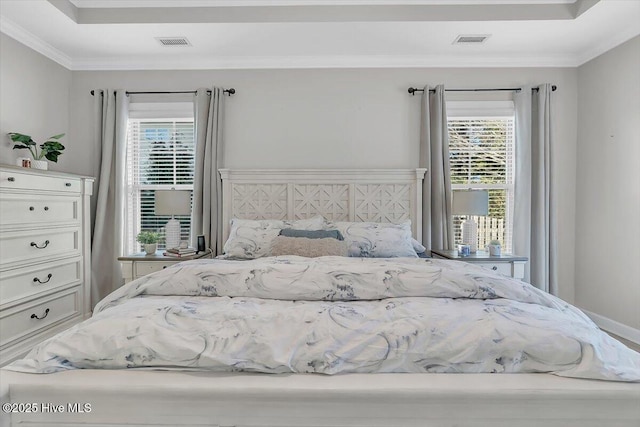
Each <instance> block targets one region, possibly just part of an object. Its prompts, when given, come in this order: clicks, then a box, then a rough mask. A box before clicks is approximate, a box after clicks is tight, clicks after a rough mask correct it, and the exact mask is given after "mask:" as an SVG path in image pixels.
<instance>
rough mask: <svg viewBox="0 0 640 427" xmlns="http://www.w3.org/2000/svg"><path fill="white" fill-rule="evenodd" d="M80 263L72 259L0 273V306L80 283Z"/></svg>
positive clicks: (76, 259)
mask: <svg viewBox="0 0 640 427" xmlns="http://www.w3.org/2000/svg"><path fill="white" fill-rule="evenodd" d="M81 262H82V260H81V258H72V259H68V260H63V261H59V262H55V263H47V264H38V265H37V266H33V267H24V268H18V269H14V270H8V271H4V272H2V273H0V305H2V306H6V305H7V304H9V303H11V302H13V301H16V300H19V299H22V298H26V297H30V296H35V295H37V294H41V293H43V292H46V291H49V290H51V289H56V288H61V287H63V286H70V285H73V284H78V283H80V280H81V279H80V277H81V276H80V274H81V272H82V266H81Z"/></svg>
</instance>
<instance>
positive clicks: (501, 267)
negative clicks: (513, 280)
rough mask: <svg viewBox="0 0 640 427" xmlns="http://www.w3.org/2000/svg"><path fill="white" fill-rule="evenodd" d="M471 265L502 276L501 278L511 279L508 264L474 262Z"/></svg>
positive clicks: (509, 264)
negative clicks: (507, 277)
mask: <svg viewBox="0 0 640 427" xmlns="http://www.w3.org/2000/svg"><path fill="white" fill-rule="evenodd" d="M473 264H474V265H477V266H479V267H482V268H486V269H487V270H491V271H493V272H496V273H498V274H502V275H503V276H509V277H511V263H510V262H474V263H473Z"/></svg>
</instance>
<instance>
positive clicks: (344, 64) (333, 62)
mask: <svg viewBox="0 0 640 427" xmlns="http://www.w3.org/2000/svg"><path fill="white" fill-rule="evenodd" d="M576 64H577V60H576V58H575V57H573V56H570V55H549V56H546V57H544V56H535V57H534V56H521V57H518V56H515V55H508V56H507V55H504V56H497V55H496V56H482V57H471V56H457V55H456V56H450V55H429V56H425V55H421V56H304V57H303V56H268V57H258V56H250V57H218V58H215V59H211V58H209V59H203V58H197V59H196V58H194V59H185V58H180V59H179V60H176V58H168V59H167V58H164V59H161V60H145V61H140V60H137V61H132V60H131V58H117V57H116V58H87V59H83V60H78V61H74V62H73V68H72V69H73V70H78V71H81V70H82V71H99V70H229V69H242V70H246V69H305V68H521V67H522V68H535V67H561V68H562V67H575V66H576Z"/></svg>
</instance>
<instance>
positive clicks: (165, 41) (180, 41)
mask: <svg viewBox="0 0 640 427" xmlns="http://www.w3.org/2000/svg"><path fill="white" fill-rule="evenodd" d="M156 40H158V42H159V43H160V44H161V45H162V46H191V43H189V40H187V38H186V37H156Z"/></svg>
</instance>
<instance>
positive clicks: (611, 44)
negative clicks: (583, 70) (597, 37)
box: [576, 27, 640, 67]
mask: <svg viewBox="0 0 640 427" xmlns="http://www.w3.org/2000/svg"><path fill="white" fill-rule="evenodd" d="M638 35H640V31H639V30H638V28H637V27H635V28H634V27H626V28H620V32H619V33H618V34H616V36H615V37H611V38H609V39H606V40H604V41H602V42H601V43H598V44H596V45H595V46H591V47H590V49H588V50H587V51H586V52H582V53H581V54H579V55H578V56H577V64H576V67H579V66H580V65H583V64H585V63H587V62H589V61H591V60H592V59H594V58H597V57H598V56H600V55H602V54H603V53H606V52H608V51H610V50H612V49H614V48H616V47H618V46H620V45H621V44H623V43H625V42H627V41H629V40H631V39H632V38H634V37H636V36H638Z"/></svg>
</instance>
